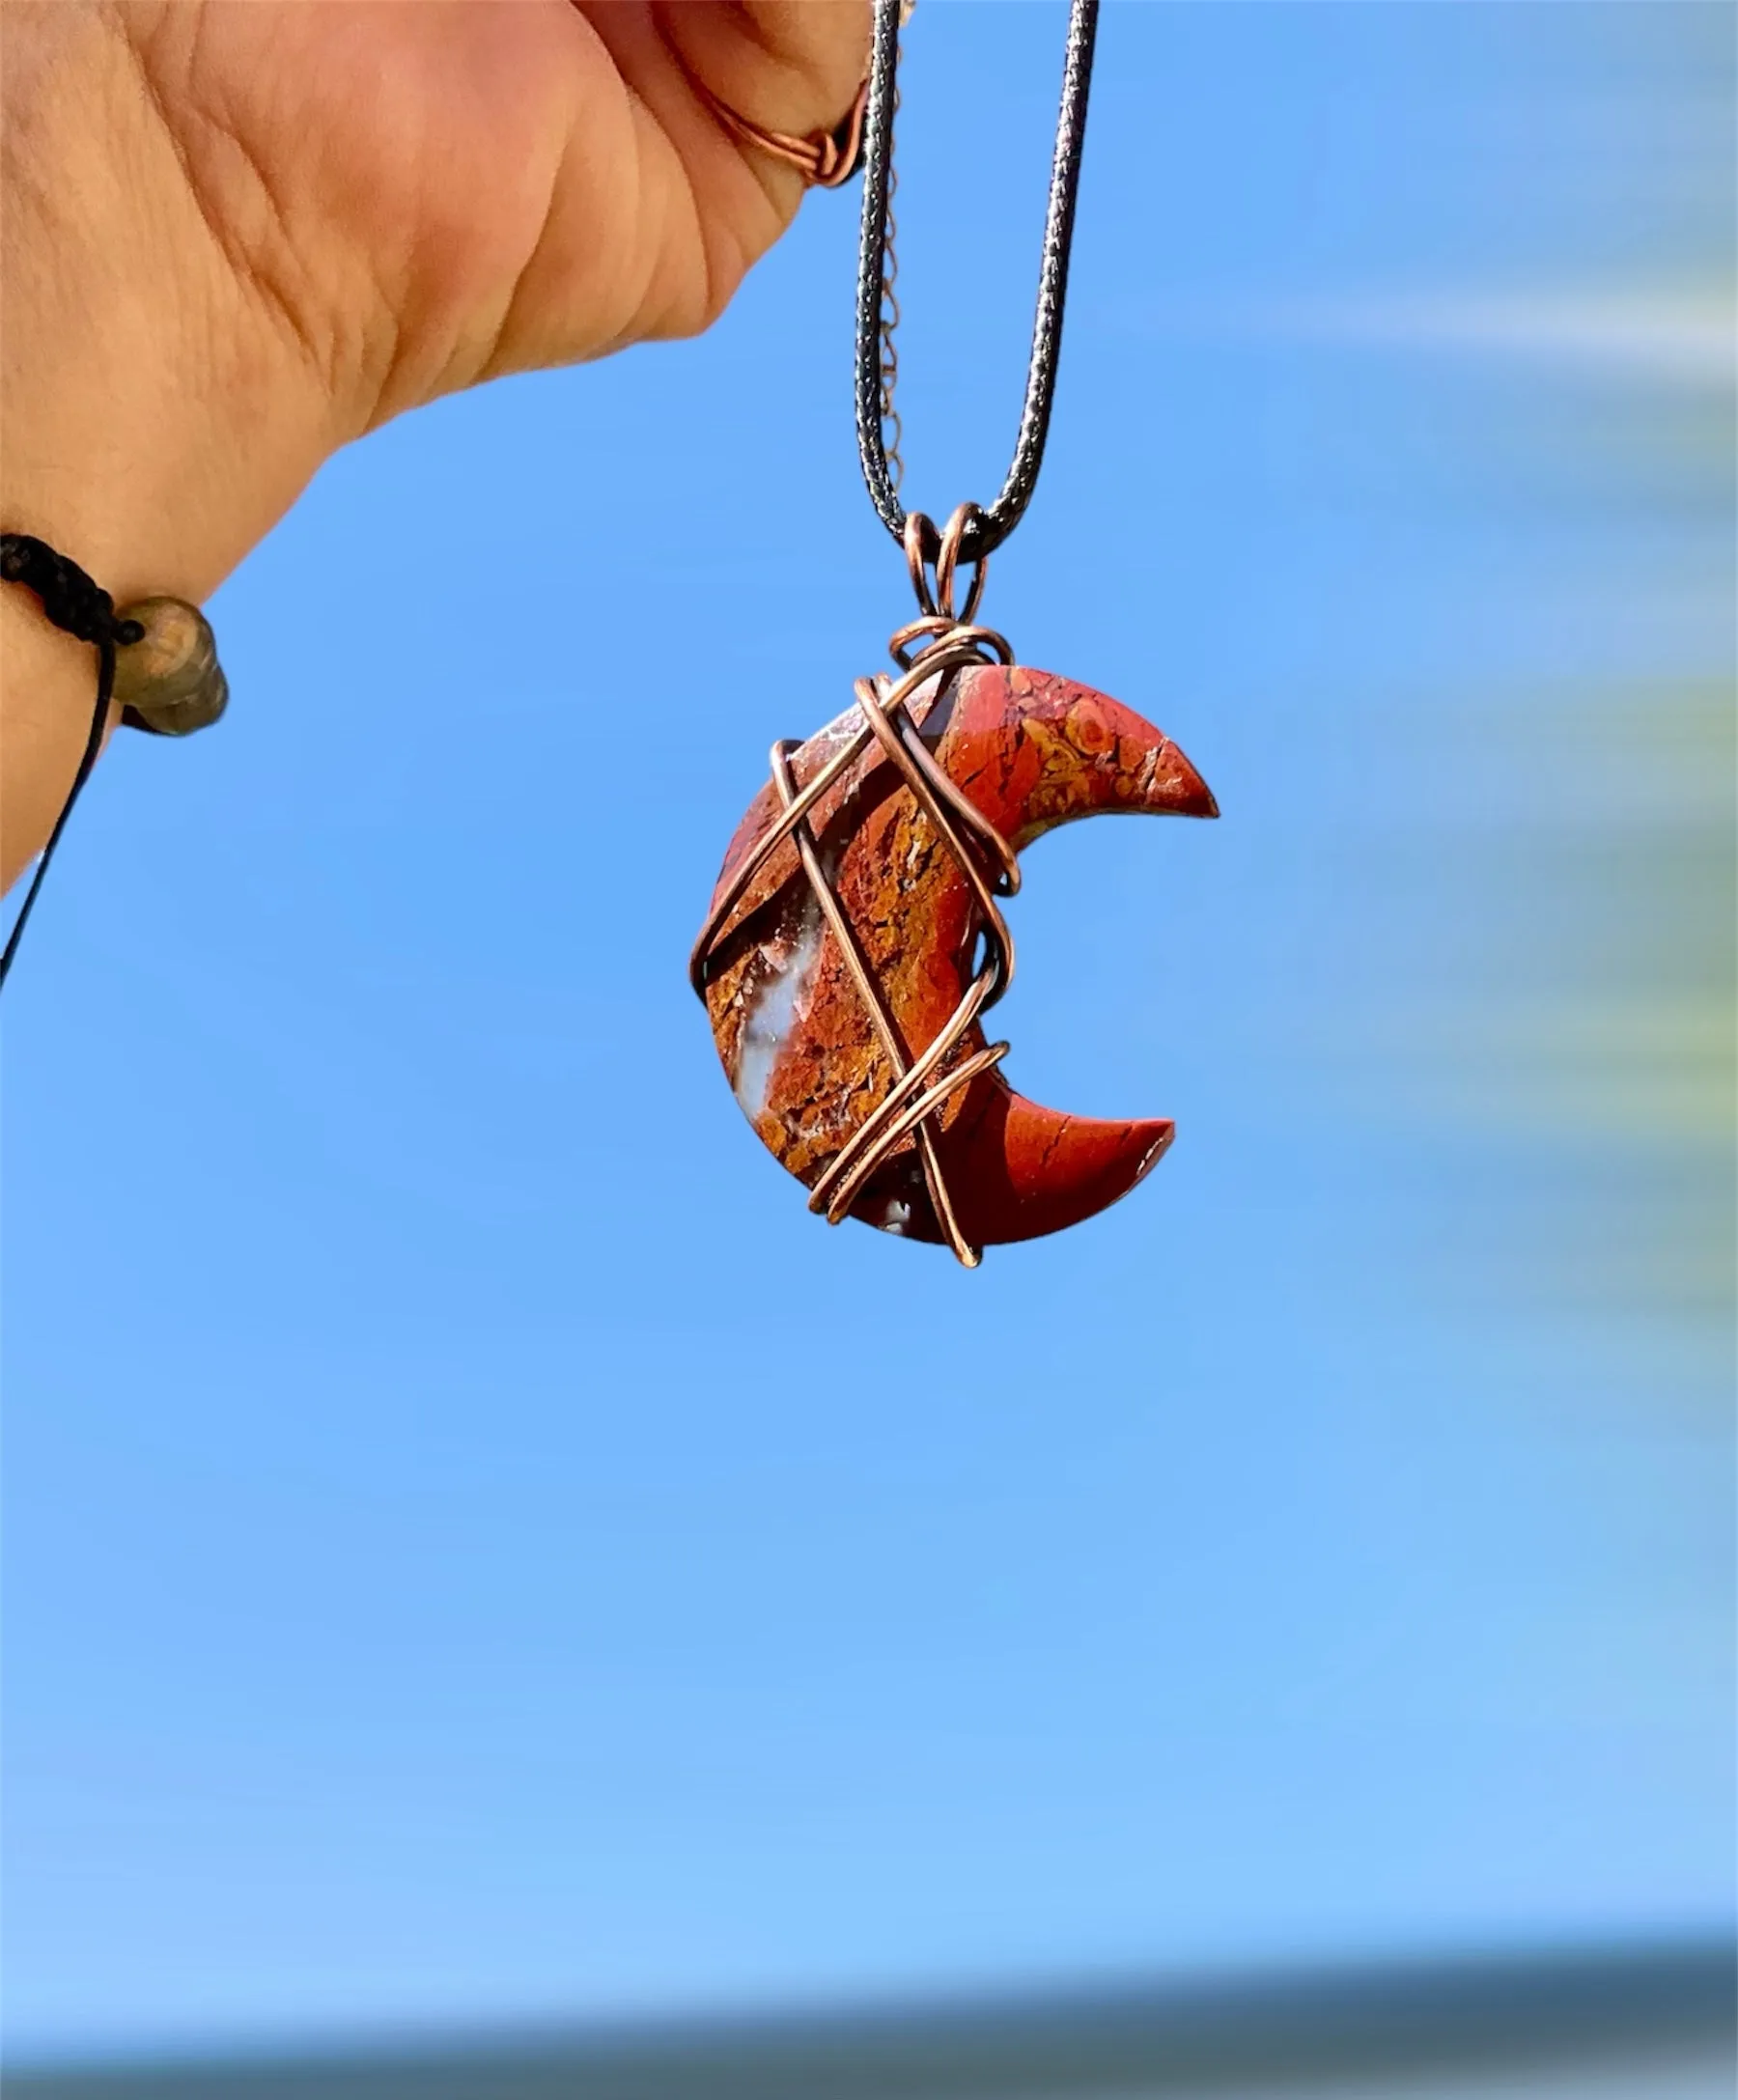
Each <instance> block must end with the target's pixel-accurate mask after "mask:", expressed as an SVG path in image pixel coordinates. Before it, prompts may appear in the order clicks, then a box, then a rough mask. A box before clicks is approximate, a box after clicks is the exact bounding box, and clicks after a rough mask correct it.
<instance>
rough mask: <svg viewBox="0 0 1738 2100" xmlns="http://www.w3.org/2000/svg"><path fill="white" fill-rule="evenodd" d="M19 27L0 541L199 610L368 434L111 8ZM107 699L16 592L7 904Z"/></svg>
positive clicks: (5, 191)
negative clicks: (224, 241) (24, 542)
mask: <svg viewBox="0 0 1738 2100" xmlns="http://www.w3.org/2000/svg"><path fill="white" fill-rule="evenodd" d="M5 14H6V17H7V22H6V27H7V29H8V31H9V33H11V34H9V38H8V44H7V51H6V68H5V72H4V74H3V75H0V119H3V123H0V154H3V155H4V166H3V168H0V286H3V288H4V295H5V322H6V325H5V329H4V332H3V333H0V524H3V525H4V526H5V528H6V529H8V530H10V531H17V532H27V533H33V534H35V535H37V536H38V537H40V538H42V539H43V540H46V541H47V542H48V543H49V544H50V545H51V546H55V547H57V548H59V549H60V550H61V551H62V552H64V553H66V554H68V555H70V557H71V558H72V559H73V560H74V561H75V562H77V563H78V564H79V565H80V566H81V567H82V568H84V569H85V570H87V571H88V572H89V573H90V574H92V575H93V576H94V577H95V578H96V580H97V581H98V583H100V584H101V585H102V587H103V588H104V589H105V590H107V591H108V592H110V593H111V594H112V596H113V597H114V599H115V601H116V602H117V603H126V602H127V601H128V600H130V599H136V598H141V597H144V596H147V595H150V594H153V593H166V594H170V595H173V596H176V597H181V598H186V599H189V600H192V601H193V602H200V601H202V600H204V599H205V598H207V597H208V596H209V595H210V592H211V591H213V590H214V589H215V588H216V586H217V585H218V584H219V583H220V582H221V581H222V580H223V578H224V577H225V576H226V575H227V574H229V573H230V571H231V570H232V569H234V568H235V567H236V565H237V564H238V562H239V561H240V560H241V559H242V558H243V556H244V555H245V554H246V553H247V552H248V550H249V549H250V548H251V547H252V546H255V545H256V544H257V543H258V542H259V541H260V540H261V539H262V538H263V537H264V536H265V535H266V532H268V531H269V530H270V528H271V526H272V525H273V524H274V523H275V522H276V521H277V519H278V518H280V517H281V516H282V515H283V513H284V512H285V511H286V510H287V509H288V508H289V507H290V505H291V504H292V503H293V502H294V500H295V498H296V496H297V495H298V494H299V493H300V491H301V490H302V489H303V488H304V487H305V486H306V483H307V482H308V480H309V479H310V477H311V476H312V475H313V473H314V472H315V471H316V470H317V468H318V467H319V465H320V463H321V462H322V460H323V459H324V458H325V457H326V456H327V454H328V453H329V452H330V451H332V450H333V449H334V448H335V446H336V445H337V444H338V443H339V442H341V441H342V437H343V435H348V434H349V433H341V432H339V431H338V429H337V428H336V418H335V415H334V411H333V406H332V403H331V400H330V397H329V393H328V391H327V390H326V388H325V387H324V386H323V385H322V383H321V380H320V377H319V375H318V374H317V373H316V372H315V371H314V370H313V368H312V366H311V364H310V362H309V360H308V359H307V357H306V355H305V353H304V352H303V351H302V350H300V349H299V347H298V346H296V345H295V344H294V343H293V342H291V341H290V340H288V333H289V332H288V331H287V330H286V329H284V328H283V327H282V326H281V325H278V324H274V323H273V322H272V321H271V319H270V317H269V316H268V315H267V314H266V312H264V311H263V310H262V304H261V302H260V301H259V300H258V299H257V297H256V296H255V295H254V294H252V292H251V291H250V288H249V287H247V286H246V285H245V284H243V283H242V282H241V281H240V280H239V279H238V276H237V273H236V271H235V269H234V268H233V267H232V266H231V265H230V262H229V260H228V258H227V256H226V255H225V254H224V253H223V250H222V248H221V246H220V245H219V243H218V241H217V239H216V238H215V237H214V235H213V234H212V232H211V230H210V227H208V226H207V225H206V223H205V222H204V220H203V219H202V217H201V215H200V211H199V206H198V202H197V199H196V197H195V195H194V193H193V191H192V189H191V187H190V185H189V184H188V182H186V181H185V179H184V178H183V176H182V171H181V169H180V166H179V164H178V162H177V160H176V155H175V149H174V146H173V145H172V143H171V141H170V138H169V135H168V133H167V131H166V130H165V128H164V126H162V125H161V124H160V123H159V122H157V120H156V118H155V115H154V110H153V108H152V105H151V102H150V98H149V96H148V94H147V92H146V90H145V88H144V85H143V80H142V75H141V73H140V71H139V69H138V67H137V64H136V62H135V60H134V57H133V54H132V52H131V50H130V48H129V46H128V44H127V42H126V37H125V36H124V35H123V34H122V33H121V31H120V30H119V28H118V27H117V26H116V24H115V21H114V20H113V18H112V17H111V15H110V14H109V13H108V11H107V10H98V9H92V8H85V7H76V6H67V5H64V4H60V0H54V4H50V5H49V6H47V7H43V8H39V7H36V6H30V5H26V6H22V7H20V6H18V5H16V4H15V0H6V6H5ZM18 32H26V33H18ZM95 679H96V661H95V655H94V652H93V651H92V650H91V649H90V648H89V647H88V646H87V645H84V644H81V643H79V642H76V641H73V640H72V639H71V638H70V637H69V636H67V635H65V634H61V633H58V632H57V631H56V630H53V629H52V628H51V627H50V626H49V625H48V623H47V622H46V620H45V619H43V617H42V611H41V608H40V607H39V606H38V605H37V604H36V603H35V602H34V601H33V600H32V599H31V597H30V596H29V594H28V593H27V592H25V591H23V590H21V589H19V588H16V587H8V588H7V589H5V590H4V591H0V881H3V882H5V883H10V882H12V880H13V879H14V877H15V875H16V874H17V872H18V870H19V869H20V868H21V867H22V866H23V865H24V864H25V863H26V862H27V861H28V860H29V858H30V857H31V856H32V855H33V854H35V853H36V852H37V851H38V850H39V849H40V848H41V847H42V844H43V842H44V840H45V838H46V836H47V832H48V830H49V828H50V826H52V823H53V820H54V816H55V813H56V811H57V809H58V808H59V806H60V803H61V801H62V800H63V799H64V797H65V794H66V790H67V788H68V786H69V785H70V781H71V778H72V775H73V772H74V770H75V769H76V766H77V763H78V757H79V753H80V751H81V750H82V748H83V745H84V742H85V739H86V737H87V735H88V733H89V729H90V719H91V707H92V702H93V697H94V689H95Z"/></svg>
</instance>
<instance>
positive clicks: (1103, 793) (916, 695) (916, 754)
mask: <svg viewBox="0 0 1738 2100" xmlns="http://www.w3.org/2000/svg"><path fill="white" fill-rule="evenodd" d="M961 518H962V513H956V514H955V518H954V519H953V520H951V521H950V524H949V527H948V531H947V533H944V534H943V535H942V536H941V546H942V555H941V557H940V558H939V559H938V561H937V564H936V581H935V584H934V585H931V584H930V582H929V579H928V575H927V572H926V569H925V566H924V564H923V563H922V562H921V561H920V560H916V559H914V560H913V564H912V566H913V575H914V579H915V580H917V582H918V585H919V602H920V603H922V604H923V605H924V606H925V612H924V615H923V617H921V618H920V619H919V620H917V621H915V622H913V623H912V624H911V627H908V628H906V629H903V630H901V631H900V633H899V634H897V635H895V636H894V638H893V655H894V659H895V661H896V662H897V663H899V665H900V666H901V669H902V671H903V673H904V675H903V676H902V677H900V678H899V679H897V680H893V679H889V678H887V677H884V676H883V677H881V678H876V679H859V680H858V681H857V685H856V703H855V706H854V707H852V708H850V709H848V710H847V711H846V712H845V713H844V714H841V715H840V716H839V717H838V718H837V720H835V721H833V722H829V723H828V724H827V727H826V728H825V729H822V730H820V731H819V732H817V734H816V735H814V736H812V737H811V738H810V739H809V740H808V742H806V743H803V744H800V745H794V744H790V743H784V742H781V743H778V744H776V745H774V747H773V751H772V760H771V773H772V777H771V781H770V782H769V783H768V785H767V786H766V787H765V788H763V789H762V791H761V792H760V794H759V795H758V796H757V797H756V798H755V799H754V801H753V802H752V803H751V804H750V805H749V807H748V810H747V812H746V814H745V815H744V816H743V821H742V823H741V825H740V826H738V829H737V833H736V836H735V837H734V838H733V839H732V840H731V842H730V847H729V850H728V852H727V853H726V854H725V856H724V865H723V869H722V871H721V873H720V875H719V877H718V882H717V886H716V889H715V893H714V897H713V905H712V911H711V914H710V916H709V918H708V920H707V924H706V926H705V927H704V928H703V930H702V932H701V935H700V938H699V939H698V940H697V941H696V943H695V947H694V952H693V957H692V961H691V965H690V975H691V978H692V981H693V984H694V988H695V990H696V991H697V992H698V993H699V994H700V996H701V997H702V999H703V1000H704V1001H705V1004H706V1008H707V1012H708V1015H709V1017H710V1019H711V1022H712V1029H713V1038H714V1041H715V1044H716V1047H717V1051H718V1056H719V1059H720V1061H721V1062H722V1064H723V1067H724V1072H725V1076H726V1078H728V1079H729V1081H730V1085H731V1088H732V1091H733V1092H734V1093H735V1095H736V1098H737V1101H738V1104H739V1105H740V1106H741V1107H742V1109H743V1114H744V1115H746V1116H747V1118H748V1120H749V1122H750V1123H751V1124H752V1125H753V1127H754V1129H755V1131H756V1133H757V1134H758V1135H759V1136H760V1139H761V1141H762V1143H763V1144H765V1146H766V1147H767V1149H768V1151H769V1152H771V1154H772V1156H773V1158H774V1159H776V1160H777V1161H778V1162H779V1163H780V1164H781V1165H782V1166H784V1167H785V1168H786V1169H787V1170H788V1171H789V1172H790V1173H792V1174H794V1175H795V1176H796V1177H797V1179H798V1180H799V1181H800V1182H802V1183H803V1184H804V1185H805V1186H806V1187H807V1188H808V1190H809V1191H810V1194H809V1208H810V1209H811V1210H814V1211H817V1212H820V1213H823V1214H824V1215H825V1216H826V1217H827V1219H828V1221H829V1222H830V1223H834V1224H836V1223H838V1222H840V1220H841V1219H843V1218H847V1217H851V1218H858V1219H860V1220H861V1221H862V1222H864V1223H865V1224H870V1225H874V1226H877V1227H878V1228H879V1229H880V1230H882V1231H883V1232H890V1233H894V1234H898V1235H900V1236H901V1237H903V1238H906V1239H911V1240H925V1241H932V1242H939V1243H943V1244H945V1245H947V1246H951V1247H952V1248H953V1251H954V1253H955V1254H956V1255H957V1256H958V1257H959V1259H960V1260H961V1261H963V1262H965V1263H966V1264H967V1266H968V1267H969V1266H974V1265H975V1264H976V1262H977V1260H978V1253H979V1249H981V1248H982V1247H984V1246H992V1245H997V1244H1001V1243H1004V1242H1008V1241H1014V1240H1029V1239H1035V1238H1037V1237H1039V1236H1040V1235H1042V1234H1045V1233H1051V1232H1059V1231H1061V1230H1062V1229H1063V1228H1064V1227H1066V1226H1068V1225H1073V1224H1078V1223H1079V1222H1080V1221H1081V1220H1082V1219H1084V1218H1091V1217H1093V1216H1094V1215H1095V1214H1096V1213H1097V1212H1099V1211H1102V1210H1104V1209H1105V1208H1106V1207H1107V1205H1109V1204H1111V1203H1114V1202H1115V1201H1116V1200H1117V1199H1118V1198H1119V1197H1121V1196H1123V1195H1126V1194H1127V1193H1128V1191H1129V1190H1131V1189H1132V1188H1134V1186H1135V1183H1136V1182H1138V1181H1139V1180H1140V1179H1141V1178H1142V1176H1143V1175H1145V1174H1146V1173H1147V1172H1148V1170H1149V1169H1150V1168H1151V1167H1152V1166H1153V1165H1154V1164H1155V1163H1156V1162H1157V1161H1158V1160H1159V1158H1160V1157H1161V1156H1162V1154H1163V1152H1164V1150H1165V1148H1166V1147H1167V1146H1168V1145H1169V1143H1170V1140H1171V1135H1172V1128H1173V1126H1172V1125H1171V1124H1170V1123H1169V1122H1166V1121H1156V1120H1141V1121H1133V1122H1116V1121H1101V1120H1099V1119H1096V1118H1092V1117H1085V1116H1076V1115H1070V1114H1067V1113H1064V1112H1063V1111H1061V1110H1059V1109H1054V1108H1046V1107H1042V1106H1039V1105H1038V1104H1037V1103H1036V1102H1033V1101H1028V1100H1027V1099H1026V1098H1025V1096H1023V1095H1022V1094H1019V1093H1016V1092H1015V1091H1014V1089H1013V1088H1012V1087H1011V1086H1010V1085H1009V1084H1008V1082H1007V1080H1006V1079H1005V1078H1003V1077H1002V1075H1001V1072H1000V1071H999V1069H997V1068H998V1067H999V1064H1000V1061H1001V1059H1002V1058H1003V1057H1004V1056H1005V1055H1006V1054H1007V1050H1008V1047H1009V1046H1008V1045H1007V1044H1006V1043H991V1042H989V1041H987V1039H986V1036H985V1033H984V1030H983V1026H982V1021H983V1017H984V1015H985V1014H986V1013H987V1012H988V1011H989V1009H990V1008H991V1007H993V1006H994V1005H995V1002H996V1001H997V1000H998V999H999V998H1000V997H1001V995H1002V994H1003V993H1004V992H1005V991H1006V989H1007V986H1008V982H1009V979H1010V978H1011V976H1012V974H1013V968H1014V949H1013V941H1012V938H1011V937H1010V936H1009V933H1008V929H1007V925H1006V922H1005V920H1004V919H1003V917H1002V914H1001V910H1000V908H999V907H1000V902H1001V900H1003V899H1005V898H1007V897H1009V896H1012V895H1013V894H1014V892H1015V891H1016V890H1017V889H1018V887H1019V883H1020V869H1019V864H1018V860H1017V857H1016V856H1017V854H1019V853H1020V851H1021V850H1022V849H1023V848H1024V847H1025V846H1027V845H1029V844H1030V843H1031V841H1032V840H1033V839H1036V838H1040V837H1042V836H1043V834H1044V833H1045V832H1046V831H1051V830H1054V829H1055V828H1056V826H1059V825H1063V824H1070V823H1075V822H1078V821H1079V819H1081V818H1085V817H1091V816H1096V815H1099V814H1100V813H1102V812H1107V811H1111V812H1120V813H1124V814H1144V815H1169V816H1185V817H1215V816H1217V815H1218V814H1219V810H1218V805H1217V804H1216V803H1215V801H1214V798H1213V796H1212V794H1211V793H1210V791H1209V790H1208V788H1207V785H1206V783H1205V782H1204V781H1203V780H1202V778H1201V776H1200V775H1199V773H1197V772H1196V771H1195V770H1194V768H1193V767H1192V766H1191V764H1190V763H1189V761H1188V759H1186V758H1185V757H1184V755H1183V753H1182V752H1181V751H1180V750H1178V748H1177V746H1176V745H1175V744H1174V743H1172V742H1171V741H1170V740H1169V738H1168V737H1166V736H1164V735H1163V733H1162V732H1161V731H1159V730H1157V729H1155V728H1154V727H1153V726H1152V724H1151V723H1150V722H1147V721H1144V720H1143V719H1142V718H1141V717H1140V716H1139V715H1138V714H1134V713H1133V712H1132V711H1131V710H1130V709H1128V708H1125V707H1123V706H1122V705H1120V703H1118V702H1117V701H1115V700H1112V699H1109V698H1107V696H1106V695H1105V694H1103V693H1100V692H1095V691H1094V690H1093V689H1092V688H1091V687H1090V686H1081V685H1078V684H1076V683H1075V682H1074V681H1072V680H1070V679H1065V678H1058V677H1056V676H1054V675H1052V674H1051V673H1050V672H1047V671H1039V670H1033V669H1030V668H1028V667H1027V666H1025V665H1023V664H1016V663H1014V662H1013V661H1012V660H1011V658H1012V652H1011V651H1010V650H1009V648H1008V645H1007V643H1006V642H1005V641H1004V640H1003V638H1002V637H1001V636H1000V635H999V634H996V633H995V631H994V630H991V629H987V628H979V627H975V626H973V625H972V619H973V615H974V614H975V612H976V607H977V601H978V598H979V597H980V596H981V593H982V587H983V569H982V564H981V563H980V564H979V566H978V569H977V572H976V574H974V576H973V579H972V585H971V589H970V591H969V592H968V594H967V601H966V604H965V607H964V609H963V611H962V612H961V614H960V615H959V616H958V617H956V616H955V614H954V611H953V604H952V600H953V588H952V586H953V580H954V579H953V563H952V561H951V560H950V559H948V558H947V548H948V542H949V539H950V537H951V539H952V542H953V546H954V548H955V550H956V551H957V546H958V541H959V527H960V523H961ZM926 533H927V534H929V536H930V537H931V538H932V539H933V537H934V533H933V528H931V527H928V526H927V524H926V523H925V521H924V520H922V519H921V518H914V519H913V530H912V532H911V534H909V535H908V553H909V554H910V553H912V551H913V549H914V548H917V547H921V546H922V544H923V536H924V535H925V534H926Z"/></svg>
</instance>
